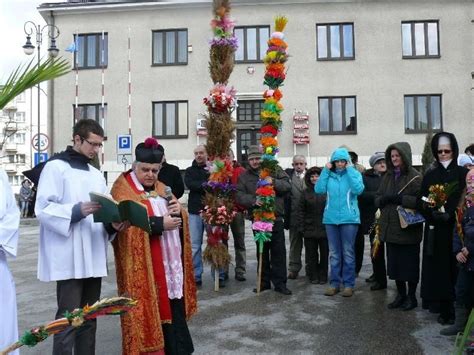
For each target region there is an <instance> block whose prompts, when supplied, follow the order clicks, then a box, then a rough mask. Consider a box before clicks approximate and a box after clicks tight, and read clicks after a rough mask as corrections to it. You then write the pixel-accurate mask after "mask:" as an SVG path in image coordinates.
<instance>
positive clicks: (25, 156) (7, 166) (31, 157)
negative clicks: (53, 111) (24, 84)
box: [0, 85, 47, 193]
mask: <svg viewBox="0 0 474 355" xmlns="http://www.w3.org/2000/svg"><path fill="white" fill-rule="evenodd" d="M45 87H46V85H45ZM36 90H37V89H36V88H34V89H29V90H27V91H25V92H23V93H21V94H20V95H18V96H17V97H16V98H15V99H14V100H13V101H12V102H10V103H9V104H8V105H7V106H6V107H5V108H4V109H3V110H0V167H1V168H3V169H4V170H5V172H6V173H7V175H8V180H9V182H10V184H11V186H12V189H13V192H14V193H18V192H19V191H20V187H21V182H22V181H23V180H24V179H25V177H24V176H23V174H22V172H23V171H25V170H28V169H31V167H32V166H34V165H35V152H36V150H35V149H33V146H32V140H33V138H34V137H35V136H36V134H37V132H38V124H37V122H38V120H37V118H38V115H37V110H36V109H35V108H36V107H37V91H36ZM40 95H41V96H42V99H41V101H42V110H41V111H42V118H43V117H44V121H42V122H41V132H42V133H43V134H45V133H46V130H47V126H46V96H45V95H44V93H40ZM32 108H33V109H32ZM36 159H38V157H36Z"/></svg>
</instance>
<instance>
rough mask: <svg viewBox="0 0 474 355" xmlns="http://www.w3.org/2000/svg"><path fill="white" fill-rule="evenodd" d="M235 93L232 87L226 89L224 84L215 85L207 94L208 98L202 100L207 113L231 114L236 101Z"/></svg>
mask: <svg viewBox="0 0 474 355" xmlns="http://www.w3.org/2000/svg"><path fill="white" fill-rule="evenodd" d="M236 93H237V91H236V90H235V89H234V87H233V86H232V87H228V86H226V85H224V84H216V85H215V86H214V87H213V88H212V89H211V90H210V92H209V96H207V97H205V98H204V99H203V102H204V104H205V105H207V107H208V109H209V111H214V112H219V113H222V112H232V111H233V110H234V109H235V107H236V105H237V101H236V99H235V95H236Z"/></svg>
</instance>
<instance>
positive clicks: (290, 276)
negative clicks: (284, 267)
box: [288, 271, 298, 280]
mask: <svg viewBox="0 0 474 355" xmlns="http://www.w3.org/2000/svg"><path fill="white" fill-rule="evenodd" d="M288 278H289V279H291V280H296V279H297V278H298V273H297V272H294V271H290V272H289V273H288Z"/></svg>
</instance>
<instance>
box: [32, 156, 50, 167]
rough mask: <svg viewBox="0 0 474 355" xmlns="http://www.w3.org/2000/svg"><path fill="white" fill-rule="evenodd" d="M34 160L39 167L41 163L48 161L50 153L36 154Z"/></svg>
mask: <svg viewBox="0 0 474 355" xmlns="http://www.w3.org/2000/svg"><path fill="white" fill-rule="evenodd" d="M34 160H35V165H38V164H39V163H44V162H45V161H46V160H48V153H35V156H34Z"/></svg>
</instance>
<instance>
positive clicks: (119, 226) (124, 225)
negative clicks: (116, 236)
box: [112, 221, 130, 232]
mask: <svg viewBox="0 0 474 355" xmlns="http://www.w3.org/2000/svg"><path fill="white" fill-rule="evenodd" d="M128 227H130V222H129V221H125V222H112V228H113V229H115V230H116V231H117V232H122V231H124V230H126V229H128Z"/></svg>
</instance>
